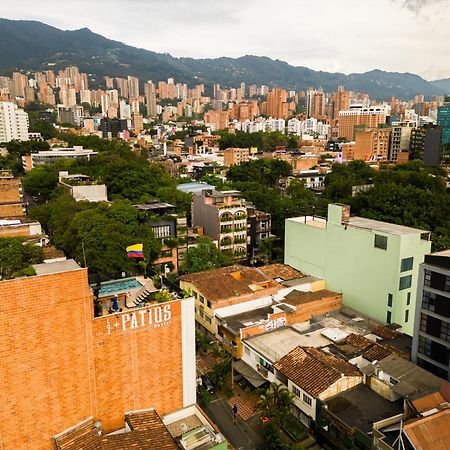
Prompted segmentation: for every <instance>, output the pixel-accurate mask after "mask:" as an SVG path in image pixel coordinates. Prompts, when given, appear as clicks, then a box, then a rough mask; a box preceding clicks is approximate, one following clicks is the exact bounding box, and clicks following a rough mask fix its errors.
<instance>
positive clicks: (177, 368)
mask: <svg viewBox="0 0 450 450" xmlns="http://www.w3.org/2000/svg"><path fill="white" fill-rule="evenodd" d="M34 267H35V270H36V276H31V277H25V278H18V279H12V280H6V281H2V282H0V296H1V298H2V299H3V301H2V302H1V303H0V329H1V330H2V331H1V334H0V352H1V355H0V357H1V361H2V364H1V369H0V374H1V378H2V389H1V392H0V404H1V405H2V420H1V421H0V444H1V445H0V448H1V449H2V450H18V449H20V450H50V449H52V448H53V446H52V436H54V435H56V434H58V433H60V432H61V431H63V430H66V429H68V428H70V427H72V426H74V425H76V424H78V423H80V422H81V421H83V420H86V419H87V418H89V417H93V418H94V420H101V421H102V424H103V429H104V431H105V432H106V433H108V432H110V431H114V430H117V429H120V428H122V427H123V417H124V414H125V412H127V411H131V410H139V409H145V408H152V407H154V408H156V409H157V410H158V411H159V412H160V413H161V414H165V413H167V412H170V411H174V410H177V409H181V408H183V407H184V406H188V405H191V404H194V403H195V401H196V399H195V340H194V304H193V299H192V298H191V299H183V300H174V301H170V302H167V303H164V304H154V305H150V306H147V307H142V308H133V309H126V310H125V311H123V312H121V313H117V314H111V315H107V316H101V317H96V318H94V310H93V298H92V291H91V289H90V288H89V285H88V278H87V270H86V269H82V268H80V267H79V266H78V265H77V264H76V263H75V262H74V261H73V260H69V261H64V262H58V263H50V264H38V265H36V266H34Z"/></svg>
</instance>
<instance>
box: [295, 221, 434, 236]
mask: <svg viewBox="0 0 450 450" xmlns="http://www.w3.org/2000/svg"><path fill="white" fill-rule="evenodd" d="M287 220H288V221H290V222H296V223H303V224H305V225H310V226H312V227H316V228H321V229H325V228H326V227H327V220H326V219H324V218H323V217H313V216H301V217H291V218H289V219H287ZM348 226H350V227H355V228H364V229H366V230H372V231H380V232H382V233H386V234H394V235H397V236H405V235H416V234H423V233H430V231H428V230H421V229H419V228H411V227H405V226H404V225H397V224H395V223H388V222H381V221H379V220H373V219H365V218H364V217H357V216H355V217H350V220H349V222H348Z"/></svg>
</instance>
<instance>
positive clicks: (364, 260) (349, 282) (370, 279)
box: [285, 205, 431, 335]
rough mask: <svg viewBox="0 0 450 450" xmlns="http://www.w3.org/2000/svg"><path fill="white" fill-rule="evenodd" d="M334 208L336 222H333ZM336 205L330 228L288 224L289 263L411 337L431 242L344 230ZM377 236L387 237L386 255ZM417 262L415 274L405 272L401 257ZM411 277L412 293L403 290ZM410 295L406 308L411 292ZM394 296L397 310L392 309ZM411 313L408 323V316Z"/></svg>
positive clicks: (367, 231)
mask: <svg viewBox="0 0 450 450" xmlns="http://www.w3.org/2000/svg"><path fill="white" fill-rule="evenodd" d="M333 208H334V209H336V211H334V214H335V217H334V219H333ZM339 211H340V208H339V206H337V205H331V206H330V210H329V220H328V222H327V224H326V228H324V229H322V228H318V227H315V226H310V225H308V224H305V223H302V222H299V221H294V220H292V219H288V220H287V221H286V245H285V264H289V265H291V266H292V267H295V268H296V269H298V270H300V271H302V272H304V273H308V274H310V275H314V276H318V277H321V278H324V279H325V282H326V287H327V289H330V290H333V291H337V292H342V293H343V303H344V305H347V306H349V307H350V308H354V309H356V310H358V311H361V312H362V313H363V314H365V315H367V316H369V317H372V318H374V319H377V320H379V321H381V322H383V323H386V318H387V311H388V310H389V311H391V313H392V318H391V321H392V322H395V323H398V324H399V325H401V326H402V328H403V331H404V332H405V333H406V334H408V335H412V333H413V324H414V311H415V300H416V290H417V278H418V277H417V273H418V266H419V264H420V263H421V262H423V259H424V255H425V254H426V253H429V252H430V249H431V242H428V241H424V240H420V236H419V235H418V234H417V235H402V236H398V235H393V234H387V233H383V232H381V231H376V232H375V231H371V230H368V229H362V228H354V227H351V226H347V227H346V226H345V224H342V223H341V222H340V221H338V220H337V217H338V216H339V214H340V212H339ZM375 234H379V235H383V236H387V237H388V247H387V250H382V249H379V248H375V247H374V239H375ZM411 256H412V257H414V266H413V269H412V270H411V271H408V272H403V273H401V272H400V263H401V259H402V258H407V257H411ZM405 275H412V285H411V287H410V288H409V289H404V290H399V281H400V277H401V276H405ZM408 292H409V293H411V298H410V305H407V293H408ZM388 294H392V296H393V302H392V307H391V308H389V307H388ZM406 310H409V319H408V322H405V311H406Z"/></svg>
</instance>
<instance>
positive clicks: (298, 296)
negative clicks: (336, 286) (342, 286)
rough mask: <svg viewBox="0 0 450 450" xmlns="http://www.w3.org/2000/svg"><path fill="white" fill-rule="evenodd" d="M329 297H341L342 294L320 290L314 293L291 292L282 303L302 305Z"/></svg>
mask: <svg viewBox="0 0 450 450" xmlns="http://www.w3.org/2000/svg"><path fill="white" fill-rule="evenodd" d="M330 297H342V294H340V293H339V292H333V291H329V290H328V289H321V290H320V291H314V292H302V291H292V292H290V293H289V294H288V295H286V299H285V300H284V303H288V304H290V305H302V304H306V303H309V302H314V301H316V300H322V299H324V298H330Z"/></svg>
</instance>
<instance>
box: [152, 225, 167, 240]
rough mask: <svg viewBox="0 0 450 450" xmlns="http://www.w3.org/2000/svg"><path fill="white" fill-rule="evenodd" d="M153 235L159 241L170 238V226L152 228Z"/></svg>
mask: <svg viewBox="0 0 450 450" xmlns="http://www.w3.org/2000/svg"><path fill="white" fill-rule="evenodd" d="M152 230H153V233H154V234H155V237H156V238H157V239H161V238H166V237H170V225H163V226H160V227H152Z"/></svg>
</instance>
